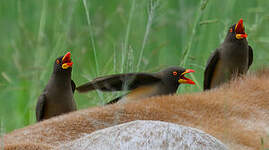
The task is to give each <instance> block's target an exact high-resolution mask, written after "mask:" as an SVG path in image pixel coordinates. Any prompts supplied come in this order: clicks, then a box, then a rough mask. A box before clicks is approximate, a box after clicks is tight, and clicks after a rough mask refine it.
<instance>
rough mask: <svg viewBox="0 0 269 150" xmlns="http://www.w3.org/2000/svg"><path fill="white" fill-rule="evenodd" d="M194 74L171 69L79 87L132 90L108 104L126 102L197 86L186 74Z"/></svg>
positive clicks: (81, 89)
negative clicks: (188, 86)
mask: <svg viewBox="0 0 269 150" xmlns="http://www.w3.org/2000/svg"><path fill="white" fill-rule="evenodd" d="M190 72H194V70H191V69H184V68H181V67H169V68H166V69H164V70H162V71H160V72H156V73H125V74H115V75H108V76H103V77H99V78H96V79H94V80H92V81H90V82H88V83H86V84H83V85H81V86H79V87H77V88H76V89H77V91H79V92H87V91H91V90H100V91H124V90H130V92H129V93H128V94H127V95H124V96H121V97H118V98H116V99H114V100H112V101H110V102H108V103H107V104H113V103H116V102H118V101H120V102H126V101H130V100H137V99H141V98H146V97H150V96H157V95H166V94H173V93H176V91H177V88H178V86H179V85H180V84H181V83H183V84H195V83H194V82H193V81H192V80H191V79H188V78H186V77H185V74H187V73H190Z"/></svg>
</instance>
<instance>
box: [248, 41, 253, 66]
mask: <svg viewBox="0 0 269 150" xmlns="http://www.w3.org/2000/svg"><path fill="white" fill-rule="evenodd" d="M252 62H253V50H252V48H251V46H248V68H249V67H250V65H251V64H252Z"/></svg>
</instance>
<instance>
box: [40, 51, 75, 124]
mask: <svg viewBox="0 0 269 150" xmlns="http://www.w3.org/2000/svg"><path fill="white" fill-rule="evenodd" d="M72 64H73V62H71V54H70V53H67V54H66V55H64V56H62V57H59V58H57V59H56V61H55V63H54V68H53V73H52V75H51V77H50V79H49V81H48V84H47V86H46V88H45V89H44V91H43V93H42V94H41V95H40V96H39V98H38V102H37V105H36V120H37V121H41V120H43V119H48V118H51V117H53V116H57V115H60V114H63V113H67V112H71V111H74V110H76V103H75V101H74V98H73V94H74V92H75V89H76V84H75V82H74V81H73V80H71V72H72Z"/></svg>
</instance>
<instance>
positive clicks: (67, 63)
mask: <svg viewBox="0 0 269 150" xmlns="http://www.w3.org/2000/svg"><path fill="white" fill-rule="evenodd" d="M72 65H73V62H72V60H71V53H70V52H68V53H66V54H65V55H64V57H63V58H62V68H63V69H67V68H69V67H72Z"/></svg>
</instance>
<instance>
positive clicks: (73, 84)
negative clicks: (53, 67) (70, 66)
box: [71, 80, 76, 93]
mask: <svg viewBox="0 0 269 150" xmlns="http://www.w3.org/2000/svg"><path fill="white" fill-rule="evenodd" d="M71 87H72V91H73V93H74V92H75V90H76V84H75V82H74V81H73V80H71Z"/></svg>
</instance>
